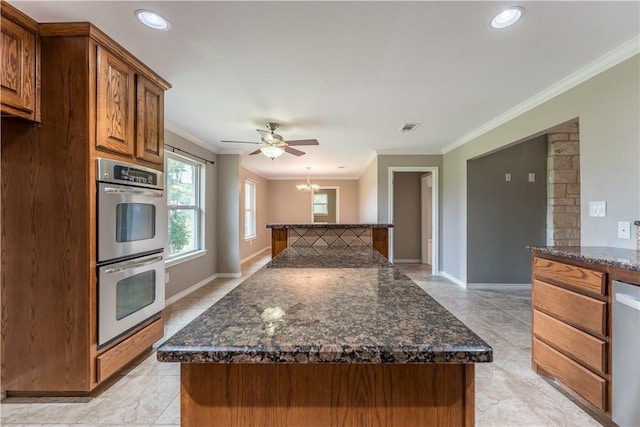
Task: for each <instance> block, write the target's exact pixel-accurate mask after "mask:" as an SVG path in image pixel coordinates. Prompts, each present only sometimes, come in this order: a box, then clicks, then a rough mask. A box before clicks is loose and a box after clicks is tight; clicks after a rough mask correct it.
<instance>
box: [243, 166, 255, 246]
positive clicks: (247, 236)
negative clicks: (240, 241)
mask: <svg viewBox="0 0 640 427" xmlns="http://www.w3.org/2000/svg"><path fill="white" fill-rule="evenodd" d="M247 187H250V188H251V196H250V201H251V203H250V206H249V207H247ZM257 190H258V184H257V183H256V182H255V181H253V180H251V179H249V178H245V180H244V201H243V203H244V240H245V241H248V240H253V239H255V238H256V237H258V208H257V201H256V199H257V196H256V193H257ZM247 213H249V214H250V218H251V231H252V233H250V234H247Z"/></svg>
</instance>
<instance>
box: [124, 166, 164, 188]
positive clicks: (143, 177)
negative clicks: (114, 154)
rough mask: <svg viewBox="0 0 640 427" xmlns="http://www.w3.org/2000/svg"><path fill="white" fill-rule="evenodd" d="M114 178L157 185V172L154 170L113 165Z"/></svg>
mask: <svg viewBox="0 0 640 427" xmlns="http://www.w3.org/2000/svg"><path fill="white" fill-rule="evenodd" d="M113 173H114V177H113V178H114V179H117V180H122V181H129V182H136V183H140V184H151V185H155V186H157V185H158V174H157V173H154V172H148V171H144V170H142V169H138V168H132V167H129V166H122V165H115V167H114V168H113Z"/></svg>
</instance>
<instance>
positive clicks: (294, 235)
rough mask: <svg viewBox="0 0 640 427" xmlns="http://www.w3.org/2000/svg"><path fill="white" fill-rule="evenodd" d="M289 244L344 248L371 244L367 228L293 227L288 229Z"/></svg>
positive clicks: (369, 232) (303, 246) (300, 246)
mask: <svg viewBox="0 0 640 427" xmlns="http://www.w3.org/2000/svg"><path fill="white" fill-rule="evenodd" d="M289 246H294V247H297V248H305V247H306V248H311V247H313V248H317V249H320V248H325V247H333V248H345V247H348V246H357V247H363V246H371V229H369V228H347V229H344V228H316V229H308V228H294V229H290V230H289Z"/></svg>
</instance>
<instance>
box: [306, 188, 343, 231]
mask: <svg viewBox="0 0 640 427" xmlns="http://www.w3.org/2000/svg"><path fill="white" fill-rule="evenodd" d="M311 222H312V223H314V224H322V223H325V224H338V223H340V187H329V186H325V187H320V188H319V189H317V190H315V191H314V192H313V193H312V196H311Z"/></svg>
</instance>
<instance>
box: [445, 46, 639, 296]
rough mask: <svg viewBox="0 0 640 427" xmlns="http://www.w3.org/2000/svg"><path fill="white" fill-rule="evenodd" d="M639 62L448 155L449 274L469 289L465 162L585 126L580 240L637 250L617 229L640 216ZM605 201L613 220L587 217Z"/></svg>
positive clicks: (632, 60)
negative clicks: (576, 124) (592, 205)
mask: <svg viewBox="0 0 640 427" xmlns="http://www.w3.org/2000/svg"><path fill="white" fill-rule="evenodd" d="M638 117H640V55H637V54H636V55H634V56H632V57H631V58H629V59H627V60H625V61H623V62H621V63H619V64H618V65H615V66H613V67H611V68H609V69H608V70H606V71H603V72H602V73H600V74H598V75H596V76H594V77H592V78H590V79H588V80H586V81H584V82H583V83H581V84H579V85H577V86H575V87H573V88H571V89H569V90H567V91H565V92H563V93H561V94H559V95H557V96H555V97H553V98H551V99H549V100H548V101H546V102H544V103H542V104H540V105H538V106H537V107H535V108H532V109H531V110H528V111H526V112H525V113H522V114H520V115H519V116H517V117H515V118H513V119H511V120H509V121H507V122H505V123H504V124H502V125H500V126H498V127H496V128H494V129H492V130H490V131H488V132H486V133H484V134H482V135H480V136H478V137H476V138H474V139H472V140H471V141H469V142H468V143H466V144H464V145H461V146H459V147H457V148H455V149H452V150H451V151H448V152H446V153H445V155H444V168H443V169H444V170H443V172H444V177H443V179H442V182H443V185H444V200H443V208H444V213H443V218H444V219H443V223H442V225H443V230H444V238H443V239H442V244H443V249H444V258H443V262H444V264H443V269H444V273H446V275H447V276H449V277H451V278H453V279H454V280H457V281H459V282H460V283H462V284H464V283H466V282H467V240H466V238H467V206H466V203H467V161H468V160H470V159H473V158H477V157H478V156H481V155H483V154H486V153H490V152H493V151H495V150H497V149H500V148H502V147H505V146H508V145H510V144H512V143H514V142H519V141H524V140H527V139H530V138H532V137H535V136H538V135H541V134H543V133H545V132H546V131H547V130H549V129H551V128H554V127H556V126H558V125H560V124H563V123H568V122H571V121H575V119H576V118H577V119H579V120H580V186H581V187H580V190H581V215H580V217H581V221H580V223H581V241H582V245H585V246H612V247H619V248H629V249H637V241H636V240H635V239H627V240H624V239H618V238H617V222H618V221H633V220H634V219H637V218H636V217H637V216H638V212H640V191H639V190H638V189H639V188H640V143H639V141H640V120H638ZM597 200H605V201H606V202H607V216H606V217H604V218H601V217H600V218H594V217H589V202H590V201H597Z"/></svg>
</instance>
